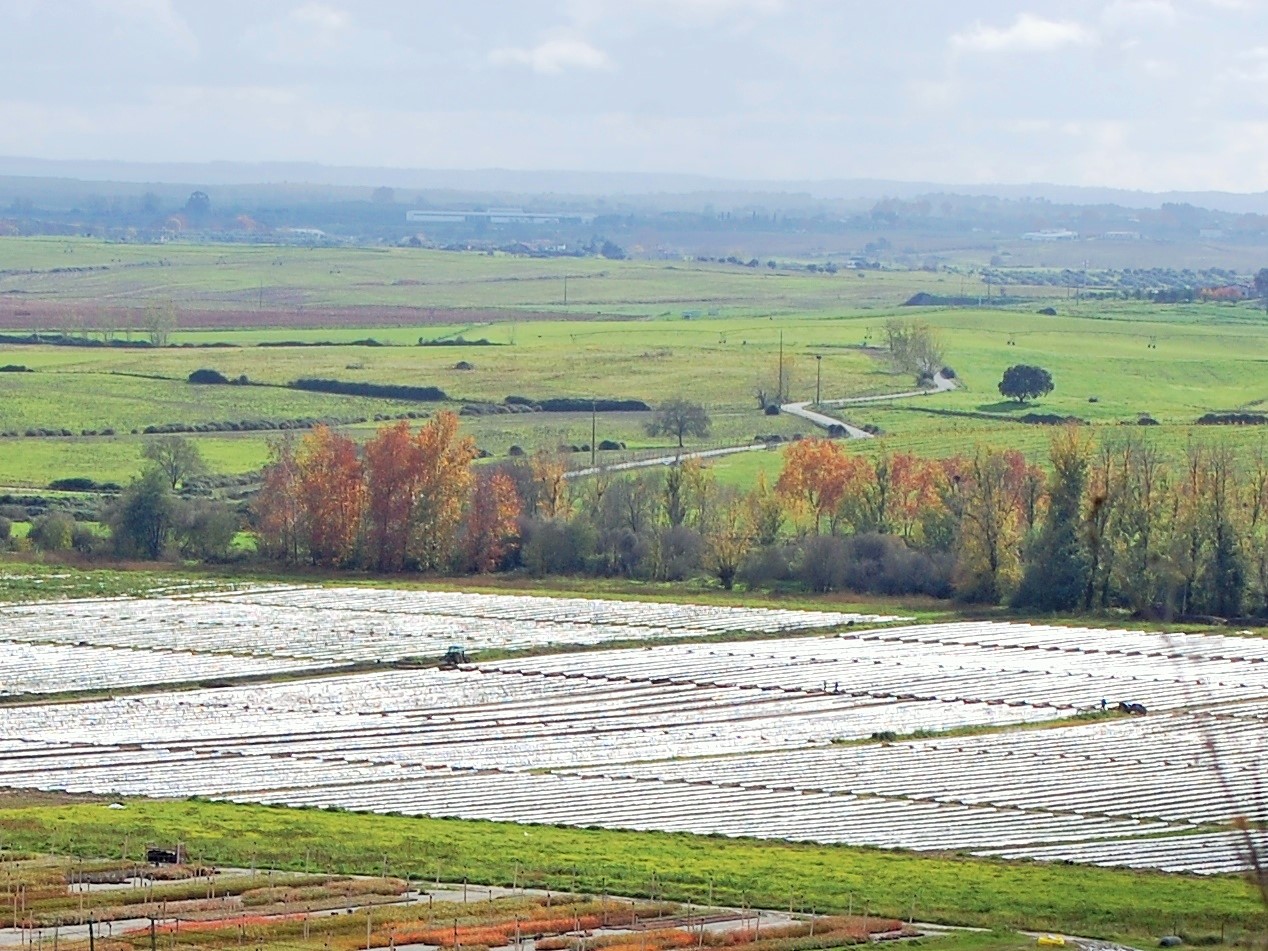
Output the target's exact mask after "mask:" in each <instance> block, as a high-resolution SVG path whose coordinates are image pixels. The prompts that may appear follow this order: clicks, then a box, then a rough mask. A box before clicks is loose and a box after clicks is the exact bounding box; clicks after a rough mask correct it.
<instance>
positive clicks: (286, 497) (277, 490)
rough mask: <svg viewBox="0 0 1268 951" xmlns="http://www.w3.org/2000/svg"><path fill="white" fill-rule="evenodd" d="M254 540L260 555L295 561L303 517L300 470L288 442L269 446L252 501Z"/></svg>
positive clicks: (297, 557)
mask: <svg viewBox="0 0 1268 951" xmlns="http://www.w3.org/2000/svg"><path fill="white" fill-rule="evenodd" d="M251 515H252V518H253V520H254V522H255V529H256V538H257V544H258V547H259V550H260V552H261V553H262V554H264V555H266V556H268V557H271V558H278V559H281V560H283V561H291V562H294V561H298V560H299V551H300V535H301V532H302V530H303V524H302V523H303V516H302V511H301V508H300V503H299V468H298V466H297V465H296V462H295V443H294V440H293V439H291V438H289V437H288V438H287V439H285V440H281V441H277V442H273V443H272V444H271V445H270V446H269V463H268V465H266V466H265V467H264V477H263V481H262V484H261V485H260V490H259V491H258V492H257V493H256V494H255V498H254V499H253V500H252V501H251Z"/></svg>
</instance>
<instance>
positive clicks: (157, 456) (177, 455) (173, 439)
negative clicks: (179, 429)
mask: <svg viewBox="0 0 1268 951" xmlns="http://www.w3.org/2000/svg"><path fill="white" fill-rule="evenodd" d="M141 456H142V457H143V458H145V459H147V460H149V461H150V462H152V463H153V464H154V468H156V469H158V470H159V471H160V472H162V473H163V476H164V478H166V479H167V481H168V482H170V483H171V486H172V488H173V489H175V488H176V487H177V486H179V485H182V484H184V483H186V482H188V481H189V480H190V479H192V478H193V477H194V476H196V475H199V474H201V473H203V472H205V471H206V469H207V466H206V464H205V463H204V462H203V457H202V454H201V453H200V452H199V451H198V447H197V446H195V445H194V444H193V443H192V442H190V441H189V440H188V439H186V438H185V437H184V436H160V437H159V438H158V439H154V440H151V441H150V442H147V443H146V444H145V446H144V447H143V448H142V449H141Z"/></svg>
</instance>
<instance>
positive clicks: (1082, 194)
mask: <svg viewBox="0 0 1268 951" xmlns="http://www.w3.org/2000/svg"><path fill="white" fill-rule="evenodd" d="M0 176H8V177H22V178H35V179H71V180H79V181H81V182H100V183H113V184H117V185H120V186H123V185H133V186H137V185H139V186H149V187H153V186H157V185H165V186H179V187H180V188H184V189H192V188H195V187H204V188H205V187H210V186H250V185H270V186H277V185H282V184H285V185H288V186H293V187H294V191H295V193H296V195H297V196H298V195H303V196H304V197H309V198H314V197H317V196H321V197H325V198H332V197H334V194H333V193H332V190H333V189H342V188H351V189H366V188H375V187H379V186H387V187H390V188H398V189H411V190H425V191H446V192H459V193H462V192H466V193H472V194H513V195H557V196H561V197H564V196H576V197H592V198H593V197H597V196H613V197H621V196H664V197H667V196H671V195H672V196H701V197H711V198H714V199H716V200H717V202H718V203H719V204H733V203H740V204H742V203H751V202H754V201H759V200H760V201H765V202H767V203H768V204H772V205H781V204H783V203H784V202H786V201H788V200H789V199H793V200H794V201H797V200H800V201H802V202H804V201H805V200H806V199H811V200H814V199H817V200H828V201H864V200H866V201H875V200H878V199H883V198H897V199H912V198H917V197H920V196H928V195H940V194H957V195H972V196H995V197H999V198H1004V199H1013V200H1019V199H1034V200H1039V201H1048V202H1053V203H1057V204H1064V205H1118V206H1121V207H1126V208H1158V207H1161V206H1162V205H1163V204H1166V203H1174V204H1191V205H1195V206H1198V207H1201V208H1209V209H1213V210H1216V211H1223V212H1229V213H1233V214H1246V213H1255V214H1268V192H1255V193H1247V194H1241V193H1235V192H1217V191H1204V192H1144V191H1133V190H1129V189H1119V188H1089V187H1081V186H1076V185H1053V184H1045V183H1031V184H1001V183H995V184H963V183H955V182H902V181H888V180H883V179H848V178H835V179H822V180H814V181H809V180H803V181H795V180H792V181H745V180H736V179H725V178H710V177H706V176H702V175H674V174H652V173H636V172H579V171H565V170H559V171H520V170H514V169H496V168H493V169H471V170H456V169H407V168H369V167H354V166H335V165H321V164H317V163H298V162H266V163H250V162H203V163H167V162H120V161H107V160H100V161H74V160H49V159H37V158H20V157H4V156H0ZM119 190H120V191H125V189H119Z"/></svg>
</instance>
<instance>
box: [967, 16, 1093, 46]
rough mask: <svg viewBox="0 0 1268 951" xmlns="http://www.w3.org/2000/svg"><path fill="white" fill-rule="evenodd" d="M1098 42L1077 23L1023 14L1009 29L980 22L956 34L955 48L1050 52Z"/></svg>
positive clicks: (1085, 28)
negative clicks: (1065, 47)
mask: <svg viewBox="0 0 1268 951" xmlns="http://www.w3.org/2000/svg"><path fill="white" fill-rule="evenodd" d="M1096 40H1097V36H1096V33H1095V32H1094V31H1092V30H1090V29H1088V28H1087V27H1086V26H1084V25H1083V24H1081V23H1078V22H1075V21H1073V20H1045V19H1044V18H1043V17H1038V16H1035V15H1034V14H1033V13H1022V14H1020V15H1019V16H1018V17H1017V19H1016V20H1015V21H1014V22H1013V25H1012V26H1008V27H996V26H985V25H983V24H981V23H976V24H974V25H973V26H972V27H971V28H970V29H968V30H965V31H964V32H962V33H956V34H955V35H953V36H952V37H951V48H952V49H954V50H956V51H962V52H974V53H1015V52H1031V53H1046V52H1051V51H1052V50H1057V49H1060V48H1062V47H1064V46H1088V45H1091V44H1093V43H1095V42H1096Z"/></svg>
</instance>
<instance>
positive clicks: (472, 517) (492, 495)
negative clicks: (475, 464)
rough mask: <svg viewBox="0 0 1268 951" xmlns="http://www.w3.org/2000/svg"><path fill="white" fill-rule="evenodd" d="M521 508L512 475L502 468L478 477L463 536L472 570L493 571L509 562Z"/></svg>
mask: <svg viewBox="0 0 1268 951" xmlns="http://www.w3.org/2000/svg"><path fill="white" fill-rule="evenodd" d="M520 509H521V506H520V497H519V493H518V492H517V491H516V488H515V480H514V479H512V478H511V476H510V474H509V473H507V472H505V471H503V470H501V469H498V470H495V471H492V472H488V471H486V472H481V473H479V474H477V475H476V476H475V477H474V479H473V480H472V484H471V497H470V499H469V501H468V502H467V512H466V518H465V523H464V527H463V534H462V554H463V561H464V562H465V564H466V569H467V570H468V571H472V572H478V573H485V572H489V571H493V570H495V569H496V568H498V567H499V566H500V565H502V564H503V563H504V562H505V561H506V559H507V557H508V555H510V554H511V552H512V551H513V550H514V546H515V542H516V536H517V534H518V528H519V517H520Z"/></svg>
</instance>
